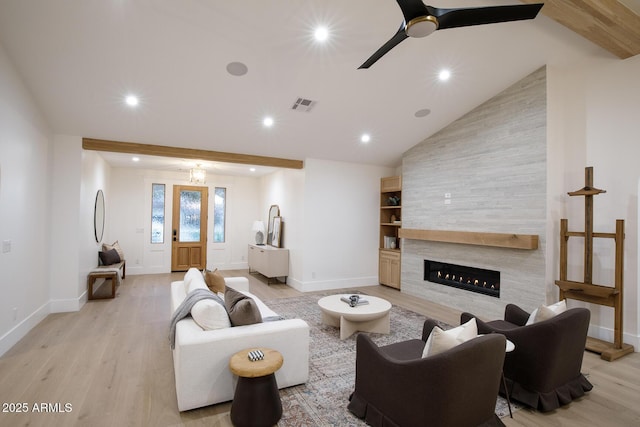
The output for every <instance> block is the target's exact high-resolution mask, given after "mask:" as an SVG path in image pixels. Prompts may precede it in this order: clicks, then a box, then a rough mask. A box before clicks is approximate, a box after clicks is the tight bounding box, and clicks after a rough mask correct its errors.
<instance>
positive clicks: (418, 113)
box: [413, 108, 431, 117]
mask: <svg viewBox="0 0 640 427" xmlns="http://www.w3.org/2000/svg"><path fill="white" fill-rule="evenodd" d="M429 114H431V110H430V109H428V108H423V109H422V110H418V111H416V112H415V113H414V114H413V115H414V116H416V117H425V116H428V115H429Z"/></svg>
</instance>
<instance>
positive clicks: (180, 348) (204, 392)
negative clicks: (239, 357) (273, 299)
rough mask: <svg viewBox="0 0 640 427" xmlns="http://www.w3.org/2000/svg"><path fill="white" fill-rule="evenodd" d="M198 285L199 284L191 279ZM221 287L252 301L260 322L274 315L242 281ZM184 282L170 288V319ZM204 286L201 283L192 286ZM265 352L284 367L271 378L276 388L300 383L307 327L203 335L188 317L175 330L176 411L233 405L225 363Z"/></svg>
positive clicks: (295, 323) (305, 367)
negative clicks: (247, 352)
mask: <svg viewBox="0 0 640 427" xmlns="http://www.w3.org/2000/svg"><path fill="white" fill-rule="evenodd" d="M197 280H199V279H197ZM225 282H226V285H227V286H229V287H231V288H234V289H236V290H237V291H240V292H242V293H243V294H245V295H247V296H249V297H251V298H253V299H254V301H255V302H256V304H257V305H258V308H259V310H260V314H261V315H262V317H263V318H267V317H271V316H274V315H276V313H274V312H273V311H272V310H271V309H269V308H268V307H267V306H266V305H265V304H264V303H263V302H262V301H260V299H259V298H258V297H256V296H255V295H253V294H251V293H249V281H248V280H247V279H246V278H244V277H233V278H225ZM188 283H189V286H187V287H185V282H184V281H178V282H173V283H171V314H173V313H174V311H175V310H176V308H177V307H178V306H179V305H180V303H181V302H182V301H183V300H184V299H185V297H186V296H187V292H188V289H187V288H189V289H193V288H194V283H192V280H191V278H189V279H188ZM195 286H196V287H198V286H204V287H205V288H206V283H205V282H204V278H202V283H201V284H198V285H195ZM251 347H267V348H272V349H275V350H278V351H279V352H280V353H281V354H282V355H283V357H284V364H283V365H282V367H281V368H280V369H279V370H278V371H277V372H276V380H277V382H278V387H279V388H284V387H289V386H293V385H297V384H302V383H305V382H306V381H307V380H308V378H309V325H307V323H306V322H305V321H304V320H302V319H287V320H276V321H267V322H263V323H256V324H252V325H244V326H234V327H227V328H223V329H215V330H203V329H202V328H201V327H200V326H198V324H197V323H196V322H195V321H194V320H193V319H192V318H191V317H190V316H187V317H185V318H184V319H182V320H180V321H179V322H178V323H177V325H176V333H175V348H174V350H173V366H174V371H175V379H176V394H177V398H178V409H179V410H180V411H187V410H189V409H194V408H199V407H202V406H207V405H212V404H214V403H219V402H226V401H229V400H232V399H233V393H234V389H235V384H236V382H237V378H236V377H235V376H234V375H233V374H232V373H231V371H230V370H229V359H230V358H231V356H232V355H233V354H235V353H237V352H238V351H240V350H243V349H246V348H251Z"/></svg>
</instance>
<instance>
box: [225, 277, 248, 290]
mask: <svg viewBox="0 0 640 427" xmlns="http://www.w3.org/2000/svg"><path fill="white" fill-rule="evenodd" d="M224 283H225V285H226V286H228V287H230V288H233V289H235V290H236V291H244V292H249V279H247V278H246V277H225V278H224Z"/></svg>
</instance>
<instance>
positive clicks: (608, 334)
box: [588, 325, 640, 351]
mask: <svg viewBox="0 0 640 427" xmlns="http://www.w3.org/2000/svg"><path fill="white" fill-rule="evenodd" d="M588 335H589V336H590V337H593V338H597V339H599V340H602V341H606V342H613V341H614V331H613V329H611V328H605V327H604V326H598V325H589V331H588ZM622 342H623V343H624V344H629V345H632V346H633V349H634V351H638V349H640V336H637V335H631V334H628V333H623V334H622Z"/></svg>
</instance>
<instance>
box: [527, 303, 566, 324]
mask: <svg viewBox="0 0 640 427" xmlns="http://www.w3.org/2000/svg"><path fill="white" fill-rule="evenodd" d="M565 311H567V301H566V300H562V301H558V302H557V303H555V304H551V305H546V306H545V305H542V306H540V307H538V308H536V309H535V310H533V312H532V313H531V315H530V316H529V319H528V320H527V323H526V325H531V324H533V323H537V322H542V321H543V320H547V319H551V318H552V317H553V316H555V315H557V314H560V313H564V312H565Z"/></svg>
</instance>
